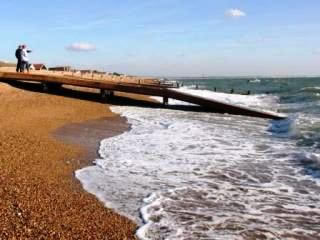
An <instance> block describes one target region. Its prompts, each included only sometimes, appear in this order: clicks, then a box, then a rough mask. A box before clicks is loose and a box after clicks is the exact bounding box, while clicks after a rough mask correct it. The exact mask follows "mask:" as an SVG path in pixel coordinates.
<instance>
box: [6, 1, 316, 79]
mask: <svg viewBox="0 0 320 240" xmlns="http://www.w3.org/2000/svg"><path fill="white" fill-rule="evenodd" d="M0 10H1V15H0V22H1V37H0V60H7V61H16V60H15V56H14V52H15V49H16V48H17V46H18V45H19V44H26V45H27V46H28V48H30V49H31V50H32V53H31V54H30V62H31V63H45V64H46V65H48V66H57V65H70V66H73V67H75V68H82V69H87V68H91V69H97V70H103V71H108V72H120V73H125V74H132V75H149V76H235V75H237V76H244V75H245V76H248V75H250V76H251V75H254V76H256V75H257V76H260V75H267V76H271V75H320V14H319V10H320V1H319V0H305V1H302V0H198V1H195V0H121V1H110V0H90V1H88V0H77V1H74V0H69V1H65V0H51V1H36V0H28V1H21V0H19V1H18V0H10V1H2V2H1V6H0Z"/></svg>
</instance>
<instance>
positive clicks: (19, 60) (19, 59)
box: [16, 45, 22, 72]
mask: <svg viewBox="0 0 320 240" xmlns="http://www.w3.org/2000/svg"><path fill="white" fill-rule="evenodd" d="M21 52H22V46H21V45H19V46H18V48H17V49H16V58H17V68H16V72H22V62H21Z"/></svg>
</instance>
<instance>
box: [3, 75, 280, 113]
mask: <svg viewBox="0 0 320 240" xmlns="http://www.w3.org/2000/svg"><path fill="white" fill-rule="evenodd" d="M113 77H114V76H110V78H109V79H110V80H109V81H108V80H107V79H104V80H99V79H97V78H92V79H88V78H83V77H81V76H76V75H74V76H72V75H71V76H70V75H67V76H66V75H61V74H60V75H54V74H50V75H44V74H24V73H12V72H10V73H9V72H0V79H5V80H24V81H33V82H34V81H36V82H40V83H58V84H66V85H72V86H79V87H89V88H97V89H104V90H108V91H118V92H126V93H136V94H142V95H150V96H159V97H164V98H166V99H167V98H173V99H177V100H180V101H184V102H189V103H193V104H196V105H200V106H202V107H204V108H206V109H207V110H210V111H216V112H221V113H228V114H235V115H245V116H251V117H260V118H268V119H284V118H285V116H280V115H278V114H276V113H270V112H263V111H258V110H253V109H250V108H247V107H241V106H235V105H232V104H229V103H223V102H219V101H216V100H212V99H207V98H203V97H199V96H194V95H191V94H186V93H182V92H179V91H176V90H173V89H169V88H168V87H167V86H165V85H161V84H160V85H158V84H150V83H149V82H148V81H147V82H148V83H147V84H143V82H142V83H140V84H136V83H134V82H126V81H125V79H122V80H121V81H115V80H113Z"/></svg>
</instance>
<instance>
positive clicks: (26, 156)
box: [0, 82, 137, 239]
mask: <svg viewBox="0 0 320 240" xmlns="http://www.w3.org/2000/svg"><path fill="white" fill-rule="evenodd" d="M11 85H13V86H10V85H9V84H6V83H1V82H0V99H1V102H0V129H1V131H0V168H1V174H0V199H1V201H0V216H1V221H0V239H135V236H134V233H135V230H136V228H137V226H136V224H135V223H134V222H132V221H131V220H129V219H127V218H125V217H123V216H120V215H118V214H117V213H115V212H114V211H112V210H110V209H108V208H105V207H104V205H103V204H102V203H101V202H99V201H98V200H97V199H96V198H95V197H94V196H93V195H91V194H89V193H87V192H85V191H84V190H83V189H82V187H81V184H80V183H79V182H78V181H77V180H76V179H75V178H74V171H75V170H77V169H79V168H81V167H84V166H87V165H90V164H91V163H92V160H94V158H95V157H96V156H97V155H96V150H97V148H98V143H99V141H100V140H101V139H102V138H105V137H107V136H112V135H116V134H120V133H121V132H123V131H125V130H127V129H128V128H129V126H128V124H127V123H126V120H125V119H123V118H121V117H119V116H116V115H114V114H113V113H112V112H111V111H110V109H109V107H108V105H107V104H105V103H101V102H99V98H98V97H97V95H96V94H93V93H90V92H88V93H81V94H79V93H77V92H74V91H72V90H68V89H67V90H65V91H64V92H63V95H62V96H61V95H60V94H59V95H55V94H45V93H42V92H41V88H40V86H39V84H31V83H28V84H27V83H17V84H11ZM132 101H134V100H132ZM130 102H131V101H130ZM61 140H63V141H61Z"/></svg>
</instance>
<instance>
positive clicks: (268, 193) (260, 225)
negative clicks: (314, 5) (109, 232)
mask: <svg viewBox="0 0 320 240" xmlns="http://www.w3.org/2000/svg"><path fill="white" fill-rule="evenodd" d="M170 80H172V81H177V82H178V83H179V85H180V88H179V89H176V90H175V91H182V92H187V93H189V94H194V95H198V96H204V97H207V98H211V99H215V100H217V101H222V102H227V103H231V104H234V105H239V106H245V107H249V108H252V109H257V110H263V111H272V112H276V113H277V114H281V115H285V116H287V118H285V119H284V120H269V119H261V118H255V117H246V116H236V115H229V114H219V113H214V112H203V111H198V110H194V108H190V109H188V105H190V104H188V103H184V102H180V101H175V100H173V99H170V100H169V106H168V107H162V108H151V107H143V106H117V105H114V106H112V111H113V112H115V113H117V114H119V115H121V116H124V117H126V118H127V120H128V123H129V124H130V126H131V128H130V130H129V131H127V132H124V133H123V134H121V135H118V136H115V137H112V138H107V139H104V140H103V141H101V144H100V146H99V154H100V158H99V159H95V160H94V164H93V166H89V167H86V168H83V169H80V170H78V171H76V177H77V178H78V179H79V180H80V181H81V183H82V185H83V187H84V189H85V190H87V191H88V192H90V193H92V194H94V195H96V196H97V198H98V199H99V200H100V201H103V202H104V203H105V205H106V206H107V207H110V208H113V209H115V210H116V211H117V212H119V213H121V214H123V215H125V216H127V217H129V218H131V219H133V220H134V221H136V222H137V224H138V225H139V228H138V230H137V233H136V235H137V238H138V239H140V240H156V239H157V240H158V239H168V240H176V239H181V240H188V239H190V240H194V239H195V240H196V239H210V240H211V239H212V240H213V239H216V240H244V239H248V240H254V239H263V240H278V239H281V240H283V239H288V240H294V239H297V240H311V239H320V78H317V77H295V78H277V77H272V78H266V77H261V78H251V77H247V78H244V77H242V78H240V77H238V78H237V77H234V78H230V77H229V78H225V77H223V78H222V77H214V78H209V77H208V78H176V79H170ZM159 100H160V101H162V99H159ZM179 106H180V107H181V106H183V108H180V107H179ZM185 106H187V107H185ZM97 147H98V146H97Z"/></svg>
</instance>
